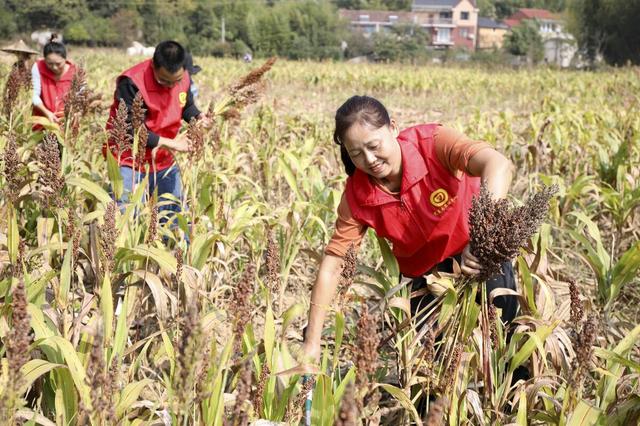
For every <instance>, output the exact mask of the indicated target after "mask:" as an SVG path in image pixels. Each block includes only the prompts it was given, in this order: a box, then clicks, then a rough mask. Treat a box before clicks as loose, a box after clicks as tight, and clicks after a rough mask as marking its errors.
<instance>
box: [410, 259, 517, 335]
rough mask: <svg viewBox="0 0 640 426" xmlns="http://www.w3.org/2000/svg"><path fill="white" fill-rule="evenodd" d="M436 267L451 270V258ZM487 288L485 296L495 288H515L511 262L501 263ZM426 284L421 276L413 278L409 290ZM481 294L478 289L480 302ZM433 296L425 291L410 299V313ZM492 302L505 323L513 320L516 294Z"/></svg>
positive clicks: (413, 313)
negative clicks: (500, 267)
mask: <svg viewBox="0 0 640 426" xmlns="http://www.w3.org/2000/svg"><path fill="white" fill-rule="evenodd" d="M454 258H455V259H456V261H457V262H458V263H460V260H461V256H460V255H457V256H454ZM436 269H437V270H438V271H439V272H448V273H451V272H453V258H451V257H449V258H447V259H445V260H443V261H442V262H440V263H439V264H438V265H436ZM485 285H486V288H487V296H489V295H490V294H491V292H492V291H493V290H494V289H496V288H508V289H511V290H515V289H516V280H515V276H514V272H513V266H512V265H511V262H505V263H504V264H502V275H496V276H495V277H493V278H490V279H488V280H487V282H486V284H485ZM426 286H427V280H426V279H425V278H424V277H423V276H422V277H418V278H414V279H413V281H412V284H411V290H412V291H416V290H420V289H422V288H425V287H426ZM480 297H481V294H480V292H479V291H478V299H477V300H478V302H480ZM434 299H435V296H433V295H432V294H431V293H427V294H425V295H423V296H418V297H414V298H412V299H411V315H412V316H415V314H416V313H417V312H418V311H419V310H420V309H422V308H424V307H425V306H427V305H429V303H431V302H432V301H433V300H434ZM493 304H494V305H495V306H496V307H497V308H500V309H502V321H503V322H505V323H509V322H511V321H513V319H514V318H515V317H516V314H517V313H518V307H519V306H520V305H519V302H518V298H517V297H516V296H498V297H496V298H495V299H493Z"/></svg>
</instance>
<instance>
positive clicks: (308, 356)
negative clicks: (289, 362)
mask: <svg viewBox="0 0 640 426" xmlns="http://www.w3.org/2000/svg"><path fill="white" fill-rule="evenodd" d="M321 352H322V351H321V350H320V343H314V342H310V341H308V340H305V342H304V343H303V344H302V346H301V347H300V359H299V360H298V361H299V362H300V363H301V364H317V363H318V362H319V361H320V354H321Z"/></svg>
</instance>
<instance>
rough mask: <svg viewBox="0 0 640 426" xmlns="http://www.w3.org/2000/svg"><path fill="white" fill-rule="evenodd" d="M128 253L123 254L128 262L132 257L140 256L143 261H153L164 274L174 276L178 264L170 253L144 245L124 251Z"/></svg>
mask: <svg viewBox="0 0 640 426" xmlns="http://www.w3.org/2000/svg"><path fill="white" fill-rule="evenodd" d="M125 250H127V251H128V252H127V253H126V254H125V256H124V259H126V260H128V259H130V258H131V257H132V255H133V256H134V257H135V256H140V257H142V258H143V259H150V260H153V261H155V262H156V263H157V264H158V266H160V268H162V270H163V271H164V272H166V273H169V274H175V273H176V267H177V266H178V263H177V261H176V258H175V257H173V256H172V255H171V253H169V252H167V251H165V250H163V249H159V248H157V247H150V246H147V245H145V244H141V245H139V246H137V247H134V248H131V249H125Z"/></svg>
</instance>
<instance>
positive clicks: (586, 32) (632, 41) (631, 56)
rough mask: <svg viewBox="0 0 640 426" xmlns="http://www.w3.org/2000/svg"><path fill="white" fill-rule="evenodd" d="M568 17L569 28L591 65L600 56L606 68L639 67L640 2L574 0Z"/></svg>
mask: <svg viewBox="0 0 640 426" xmlns="http://www.w3.org/2000/svg"><path fill="white" fill-rule="evenodd" d="M569 15H570V21H569V23H570V25H569V28H570V30H571V32H572V33H573V34H574V36H575V37H576V39H577V41H578V46H579V47H580V48H581V50H582V51H583V52H584V53H585V55H586V56H587V58H588V59H589V60H590V61H591V62H593V61H594V60H595V58H596V57H597V55H598V53H601V54H602V55H603V57H604V59H605V60H606V61H607V62H608V63H610V64H614V65H623V64H625V63H627V62H631V63H633V64H636V65H637V64H640V32H639V31H638V30H637V22H636V21H637V19H638V17H639V16H640V2H638V1H628V0H574V1H572V2H571V4H570V7H569Z"/></svg>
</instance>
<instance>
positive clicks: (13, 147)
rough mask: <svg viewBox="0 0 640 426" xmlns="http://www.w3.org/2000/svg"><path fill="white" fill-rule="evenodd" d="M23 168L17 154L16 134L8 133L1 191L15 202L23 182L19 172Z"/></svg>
mask: <svg viewBox="0 0 640 426" xmlns="http://www.w3.org/2000/svg"><path fill="white" fill-rule="evenodd" d="M23 169H24V164H23V163H22V161H20V157H19V156H18V145H17V144H16V136H15V134H13V133H9V135H8V136H7V145H6V146H5V148H4V170H3V172H4V179H5V182H6V184H5V187H4V188H3V192H4V195H5V197H7V199H8V200H9V201H10V202H12V203H15V202H16V201H17V200H18V197H19V196H20V188H22V185H23V183H24V178H23V177H22V176H21V172H22V170H23Z"/></svg>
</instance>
